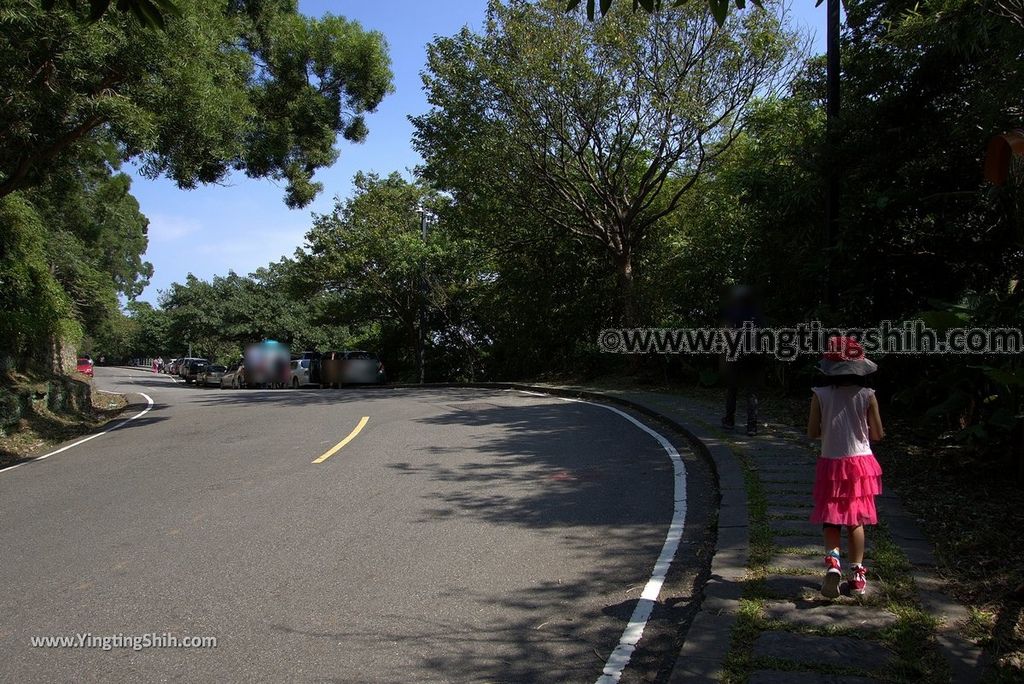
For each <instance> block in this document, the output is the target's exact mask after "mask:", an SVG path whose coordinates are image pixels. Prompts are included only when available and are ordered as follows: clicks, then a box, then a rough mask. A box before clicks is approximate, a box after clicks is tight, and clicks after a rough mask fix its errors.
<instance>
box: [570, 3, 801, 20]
mask: <svg viewBox="0 0 1024 684" xmlns="http://www.w3.org/2000/svg"><path fill="white" fill-rule="evenodd" d="M582 1H583V0H569V4H568V5H567V6H566V11H567V12H572V11H573V10H575V9H576V8H578V7H579V6H580V4H581V3H582ZM613 1H614V0H601V16H602V17H603V16H605V15H606V14H608V12H609V11H610V10H611V8H612V3H613ZM696 1H697V0H671V2H663V0H633V11H634V12H635V11H637V10H638V9H640V8H643V9H645V10H646V11H647V12H659V11H663V10H664V11H668V9H669V8H675V7H682V6H683V5H686V4H687V3H692V2H696ZM707 3H708V9H709V10H710V11H711V14H712V16H714V18H715V21H716V22H717V23H718V25H719V26H721V25H722V24H724V23H725V20H726V18H727V17H728V16H729V9H730V2H729V0H707ZM818 3H819V4H820V3H821V0H818ZM595 4H596V3H595V1H594V0H587V19H588V20H590V21H594V17H595V16H596V13H595V11H594V10H595V7H594V5H595ZM620 4H621V3H620ZM733 4H735V5H736V9H738V10H741V9H744V8H746V6H747V2H746V0H733ZM750 4H752V5H754V6H755V7H763V3H762V1H761V0H750Z"/></svg>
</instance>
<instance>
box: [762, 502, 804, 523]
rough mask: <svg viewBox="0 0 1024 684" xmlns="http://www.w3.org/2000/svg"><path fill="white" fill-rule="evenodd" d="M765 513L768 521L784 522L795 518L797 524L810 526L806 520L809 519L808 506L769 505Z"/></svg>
mask: <svg viewBox="0 0 1024 684" xmlns="http://www.w3.org/2000/svg"><path fill="white" fill-rule="evenodd" d="M767 512H768V518H769V521H774V520H784V519H789V518H794V517H795V518H797V520H798V521H799V522H806V523H808V524H812V523H811V522H810V521H809V520H808V518H810V517H811V507H810V506H803V507H801V506H773V505H771V504H769V505H768V510H767Z"/></svg>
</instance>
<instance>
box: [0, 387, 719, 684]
mask: <svg viewBox="0 0 1024 684" xmlns="http://www.w3.org/2000/svg"><path fill="white" fill-rule="evenodd" d="M96 385H97V387H99V388H103V389H110V390H115V391H123V392H144V393H146V394H147V395H149V396H150V397H152V399H153V400H154V406H153V408H152V410H151V411H149V412H148V413H147V414H146V415H143V416H141V417H139V418H138V419H136V420H133V421H130V422H128V423H127V424H125V425H124V426H123V427H120V428H118V429H116V430H113V431H111V432H109V433H107V434H104V435H102V436H100V437H97V438H96V439H93V440H91V441H89V442H87V443H84V444H81V445H79V446H76V447H74V448H72V449H69V450H67V451H64V452H62V453H60V454H57V455H54V456H53V457H51V458H48V459H46V460H43V461H38V462H32V463H28V464H26V465H24V466H22V467H19V468H16V469H13V470H7V471H0V653H2V656H0V680H2V681H11V682H14V681H17V682H34V681H338V682H376V681H386V682H413V681H416V682H420V681H502V682H505V681H508V682H527V681H543V682H565V681H581V682H593V681H595V680H597V678H598V677H599V676H600V675H601V672H602V668H604V667H605V663H606V660H607V659H608V657H609V655H610V654H611V653H612V651H613V649H615V647H616V645H617V644H618V643H619V640H620V639H621V637H622V635H623V629H624V628H625V627H626V625H627V622H628V620H629V619H630V616H631V614H632V612H633V610H634V608H635V607H636V605H637V600H638V598H639V596H640V592H641V591H642V590H643V588H644V586H645V584H646V583H647V582H648V580H649V579H650V577H651V574H652V570H653V567H654V564H655V561H656V560H657V559H658V556H659V554H660V553H661V551H662V546H663V544H664V543H665V539H666V534H667V532H668V529H669V522H670V520H671V519H672V516H673V467H672V462H671V461H670V459H669V457H668V456H667V455H666V451H665V450H664V448H663V447H662V446H661V445H659V444H658V442H657V441H656V440H655V439H654V438H652V437H651V436H650V435H648V434H646V433H644V432H643V431H642V430H641V429H640V428H638V427H637V426H635V425H633V424H631V423H630V422H629V421H628V420H627V419H625V418H624V417H622V416H619V415H616V414H614V413H612V412H610V411H608V410H607V409H604V408H602V407H600V406H596V405H592V404H586V403H573V402H567V401H564V400H561V399H558V398H554V397H549V396H533V395H529V394H526V393H522V392H515V391H498V390H478V389H443V390H442V389H423V390H420V389H378V388H374V389H369V388H368V389H362V390H352V389H345V390H316V389H310V390H298V391H294V390H282V391H220V390H216V389H208V390H203V389H198V388H195V387H191V386H186V385H183V384H180V383H174V382H173V381H172V380H170V379H169V378H168V377H166V376H154V375H151V374H148V373H145V372H140V371H133V370H127V369H116V368H97V369H96ZM132 399H133V401H134V402H136V404H135V405H134V406H133V407H131V408H130V409H129V412H128V413H126V416H127V415H132V414H134V413H138V412H139V411H141V410H142V409H143V408H145V406H146V402H145V401H143V400H142V399H141V397H139V396H138V395H137V394H136V395H133V397H132ZM138 402H141V403H138ZM363 417H368V419H369V420H368V421H366V423H365V426H364V427H363V429H362V430H361V431H360V432H359V433H358V434H357V435H355V436H354V437H353V438H352V439H351V441H350V442H348V443H347V444H346V445H345V446H344V447H343V448H342V449H340V450H338V451H337V452H336V453H334V454H333V455H332V456H330V457H329V458H328V459H327V460H325V461H323V462H321V463H315V464H314V463H313V461H314V460H315V459H317V458H318V457H320V456H321V455H322V454H324V453H325V452H327V451H328V450H329V449H331V447H333V446H335V445H336V444H338V443H339V442H340V441H341V440H342V439H343V438H345V437H346V436H347V435H349V434H350V433H351V432H352V431H353V429H354V428H355V427H356V426H357V425H358V424H359V423H360V420H361V419H362V418H363ZM655 429H657V430H658V432H659V433H660V434H663V435H665V436H666V437H667V438H668V439H669V440H670V441H671V442H672V443H674V444H675V445H676V447H677V448H678V449H679V452H680V453H681V454H682V457H683V460H684V461H685V464H686V469H687V477H688V480H687V483H686V488H687V491H688V497H687V499H688V501H687V505H688V509H687V528H686V531H685V533H684V536H683V540H682V543H681V545H680V548H679V551H678V553H677V554H676V557H675V562H674V564H673V566H672V570H671V571H670V572H669V575H668V581H667V582H666V584H665V586H664V587H663V588H662V590H661V593H660V595H659V597H658V602H657V605H656V607H655V609H654V613H653V615H652V617H651V620H650V621H649V623H648V624H647V626H646V629H645V631H644V636H643V639H641V641H640V644H639V646H638V649H637V651H636V652H635V653H634V654H633V658H632V660H631V662H630V665H629V666H628V667H627V668H626V671H625V674H624V676H623V681H649V680H657V679H659V678H664V676H665V674H666V673H667V672H668V671H669V670H670V668H671V665H672V661H673V657H674V653H675V651H676V649H677V647H678V637H677V633H678V626H679V623H681V622H685V620H686V619H687V617H688V615H689V614H690V613H691V612H692V606H691V604H690V596H691V593H692V590H693V586H694V583H695V580H696V578H697V577H698V574H699V572H700V570H701V563H702V559H703V555H702V554H704V552H706V550H707V546H706V545H707V543H708V541H709V540H708V538H707V532H706V529H707V516H708V511H709V510H710V509H711V508H712V506H711V504H713V499H712V497H713V491H712V486H711V479H710V476H709V474H708V472H707V469H706V467H705V466H704V465H703V463H702V462H701V461H700V460H698V459H696V458H694V457H693V455H692V454H690V453H689V452H688V451H686V450H685V449H684V443H683V441H682V440H681V439H679V438H678V437H676V436H674V435H672V434H671V433H669V432H666V431H665V430H664V429H663V428H661V427H657V426H655ZM152 633H156V634H159V635H163V634H165V633H169V634H171V635H173V636H174V637H175V638H177V639H179V640H180V639H182V638H183V637H187V636H196V637H215V638H216V639H217V645H216V648H198V649H192V648H190V649H183V648H177V649H172V648H144V649H141V650H134V649H132V648H116V647H115V648H111V649H110V650H106V651H105V650H103V649H102V648H99V647H93V648H40V647H33V645H32V643H31V640H32V638H33V637H45V636H70V637H73V638H75V637H76V635H79V634H91V635H93V636H94V637H103V636H113V635H127V636H130V637H135V636H139V635H145V634H152Z"/></svg>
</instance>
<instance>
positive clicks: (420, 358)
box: [416, 206, 427, 385]
mask: <svg viewBox="0 0 1024 684" xmlns="http://www.w3.org/2000/svg"><path fill="white" fill-rule="evenodd" d="M416 211H417V213H419V215H420V237H421V238H422V239H423V244H424V245H426V244H427V210H426V209H425V208H424V207H422V206H420V207H417V208H416ZM419 319H420V320H419V331H418V335H419V339H418V340H417V343H416V346H417V349H416V366H417V369H418V371H419V376H420V384H421V385H422V384H423V383H424V382H425V379H426V369H427V366H426V357H425V350H426V346H427V337H426V330H427V261H426V258H425V257H424V259H423V263H422V264H421V265H420V312H419Z"/></svg>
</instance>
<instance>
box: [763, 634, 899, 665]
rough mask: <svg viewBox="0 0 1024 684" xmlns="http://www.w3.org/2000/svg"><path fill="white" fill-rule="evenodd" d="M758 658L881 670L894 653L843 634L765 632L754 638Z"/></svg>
mask: <svg viewBox="0 0 1024 684" xmlns="http://www.w3.org/2000/svg"><path fill="white" fill-rule="evenodd" d="M752 652H753V655H754V657H756V658H779V659H781V660H789V661H792V662H794V663H802V664H807V665H819V666H821V665H824V666H834V667H850V665H851V664H856V666H857V668H858V669H861V670H867V671H871V672H874V671H878V670H881V669H882V668H884V667H885V665H886V663H887V662H888V661H889V659H890V657H891V656H892V654H891V653H890V652H889V649H887V648H886V647H885V646H883V645H882V644H879V643H877V642H874V641H869V640H867V639H854V638H852V637H842V636H831V637H823V636H815V635H811V634H795V633H793V632H762V633H761V635H760V636H758V637H757V639H756V640H755V641H754V647H753V651H752Z"/></svg>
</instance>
